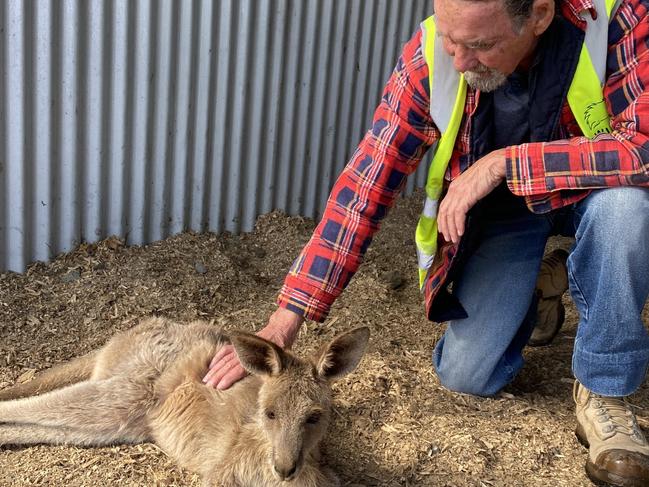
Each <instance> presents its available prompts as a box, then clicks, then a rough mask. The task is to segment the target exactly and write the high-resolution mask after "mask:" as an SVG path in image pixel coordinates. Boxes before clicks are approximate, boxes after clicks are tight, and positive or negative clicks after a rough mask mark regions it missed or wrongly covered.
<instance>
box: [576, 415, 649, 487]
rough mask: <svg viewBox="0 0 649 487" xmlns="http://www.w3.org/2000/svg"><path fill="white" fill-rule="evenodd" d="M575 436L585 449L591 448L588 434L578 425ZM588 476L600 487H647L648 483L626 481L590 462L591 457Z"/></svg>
mask: <svg viewBox="0 0 649 487" xmlns="http://www.w3.org/2000/svg"><path fill="white" fill-rule="evenodd" d="M575 435H576V436H577V440H579V443H581V444H582V445H583V446H584V447H585V448H590V443H589V442H588V440H587V439H586V433H585V431H584V429H583V427H582V426H581V425H580V424H578V425H577V429H575ZM586 475H588V478H589V479H590V481H591V482H592V483H593V484H595V485H597V486H598V487H647V483H646V482H643V481H640V480H637V479H625V478H622V477H620V476H618V475H615V474H613V473H611V472H609V471H608V470H604V469H602V468H599V467H598V466H597V465H595V464H594V463H593V462H591V461H590V456H589V457H588V460H587V461H586Z"/></svg>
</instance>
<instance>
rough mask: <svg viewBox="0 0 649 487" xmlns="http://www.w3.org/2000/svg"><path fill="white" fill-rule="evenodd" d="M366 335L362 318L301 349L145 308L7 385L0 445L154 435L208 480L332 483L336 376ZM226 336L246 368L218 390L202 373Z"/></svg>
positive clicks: (249, 484)
mask: <svg viewBox="0 0 649 487" xmlns="http://www.w3.org/2000/svg"><path fill="white" fill-rule="evenodd" d="M368 339H369V330H368V329H367V328H366V327H363V328H357V329H355V330H352V331H349V332H346V333H343V334H341V335H339V336H337V337H335V338H334V339H333V340H331V341H330V342H329V343H327V344H325V345H324V346H323V347H322V348H321V349H320V351H319V352H318V353H317V354H316V355H315V356H314V357H312V358H310V359H301V358H299V357H297V356H296V355H294V354H293V353H291V352H290V351H287V350H282V349H281V348H280V347H279V346H277V345H275V344H274V343H271V342H269V341H267V340H264V339H262V338H259V337H257V336H256V335H252V334H249V333H244V332H233V333H229V334H228V335H227V336H226V335H224V334H222V333H221V332H220V330H218V329H217V328H216V327H213V326H211V325H209V324H207V323H205V322H202V321H195V322H192V323H189V324H187V325H182V324H179V323H175V322H172V321H170V320H167V319H164V318H147V319H145V320H143V321H142V322H140V324H138V325H136V326H135V327H133V328H132V329H130V330H128V331H125V332H121V333H119V334H117V335H115V336H114V337H112V338H111V339H110V340H109V341H108V343H107V344H106V345H104V347H102V348H100V349H99V350H97V351H94V352H91V353H90V354H88V355H85V356H82V357H80V358H78V359H75V360H73V361H71V362H69V363H67V364H63V365H61V366H58V367H54V368H52V369H50V370H47V371H45V372H43V373H42V374H39V375H38V376H37V377H36V378H35V379H33V380H32V381H31V382H28V383H25V384H21V385H17V386H14V387H12V388H9V389H6V390H4V391H0V400H2V402H0V445H33V444H41V443H45V444H69V445H79V446H102V445H112V444H129V443H131V444H133V443H141V442H154V443H156V444H157V445H158V446H159V447H160V448H162V450H164V451H165V452H166V453H167V454H168V455H169V456H170V457H171V458H173V459H174V460H175V461H176V462H177V463H178V464H179V465H180V466H182V467H184V468H187V469H188V470H190V471H193V472H196V473H198V474H199V475H200V476H201V479H202V481H203V485H205V486H219V487H220V486H223V487H273V486H278V487H279V486H281V485H286V484H285V483H284V482H289V481H290V482H291V485H293V486H295V487H325V486H327V487H328V486H336V485H339V481H338V479H337V477H336V475H335V474H334V473H333V472H332V471H331V470H330V469H328V468H327V467H324V466H322V465H321V464H320V458H319V444H320V441H321V440H322V438H323V436H324V434H325V431H326V429H327V425H328V423H329V419H330V413H331V402H332V391H331V383H332V381H333V380H335V379H338V378H340V377H342V376H344V375H345V374H347V373H349V372H351V371H352V370H354V369H355V368H356V366H357V365H358V363H359V361H360V359H361V357H362V355H363V353H364V351H365V347H366V345H367V341H368ZM226 343H231V344H232V345H233V347H234V349H235V351H236V353H237V355H238V357H239V360H240V361H241V364H242V365H243V367H244V368H245V369H246V370H247V371H248V372H250V374H251V375H250V376H248V377H246V378H245V379H243V380H241V381H239V382H238V383H236V384H235V385H233V386H232V387H231V388H230V389H228V390H225V391H217V390H215V389H213V388H212V387H209V386H206V385H204V384H203V383H202V381H201V379H202V377H203V376H204V375H205V373H206V372H207V369H208V366H209V363H210V360H211V358H212V357H213V356H214V354H215V353H216V351H217V349H218V348H219V347H221V346H223V345H224V344H226Z"/></svg>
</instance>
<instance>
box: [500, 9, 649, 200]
mask: <svg viewBox="0 0 649 487" xmlns="http://www.w3.org/2000/svg"><path fill="white" fill-rule="evenodd" d="M607 73H608V77H607V81H606V83H605V85H604V99H605V101H606V105H607V109H608V112H609V114H612V115H611V128H612V129H613V131H612V133H610V134H601V135H598V136H596V137H595V138H593V139H588V138H586V137H583V136H579V137H574V138H571V139H565V140H556V141H553V142H535V143H529V144H522V145H519V146H511V147H508V148H507V150H506V164H507V184H508V186H509V189H510V190H511V191H512V193H514V194H516V195H519V196H538V195H542V194H547V193H550V192H553V191H559V190H565V189H568V190H570V189H592V188H605V187H612V186H626V185H632V186H649V92H647V88H646V87H647V86H648V85H649V22H648V21H647V7H646V2H640V1H638V0H629V1H627V2H623V3H622V5H621V6H620V8H619V9H618V11H617V13H616V15H615V17H614V19H613V21H612V23H611V26H610V27H609V52H608V64H607Z"/></svg>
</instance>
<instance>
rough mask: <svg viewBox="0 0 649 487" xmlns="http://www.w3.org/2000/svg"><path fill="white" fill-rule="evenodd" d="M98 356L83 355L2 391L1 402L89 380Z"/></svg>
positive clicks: (91, 353) (95, 353)
mask: <svg viewBox="0 0 649 487" xmlns="http://www.w3.org/2000/svg"><path fill="white" fill-rule="evenodd" d="M96 356H97V352H96V351H94V352H90V353H89V354H87V355H83V356H81V357H79V358H76V359H73V360H71V361H69V362H64V363H62V364H60V365H55V366H54V367H52V368H51V369H47V370H44V371H43V372H40V373H39V374H37V375H36V377H35V378H34V379H33V380H31V381H29V382H25V383H24V384H16V385H14V386H12V387H9V388H7V389H4V390H1V391H0V401H6V400H9V399H19V398H21V397H27V396H34V395H37V394H42V393H44V392H49V391H53V390H54V389H59V388H61V387H65V386H68V385H70V384H75V383H77V382H81V381H83V380H87V379H89V378H90V375H91V374H92V371H93V368H94V366H95V359H96Z"/></svg>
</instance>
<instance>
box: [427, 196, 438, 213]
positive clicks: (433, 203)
mask: <svg viewBox="0 0 649 487" xmlns="http://www.w3.org/2000/svg"><path fill="white" fill-rule="evenodd" d="M438 204H439V202H438V201H437V200H433V199H430V198H426V200H425V201H424V216H427V217H428V218H435V217H437V205H438Z"/></svg>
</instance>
